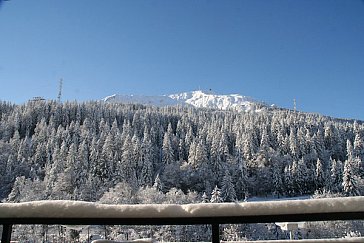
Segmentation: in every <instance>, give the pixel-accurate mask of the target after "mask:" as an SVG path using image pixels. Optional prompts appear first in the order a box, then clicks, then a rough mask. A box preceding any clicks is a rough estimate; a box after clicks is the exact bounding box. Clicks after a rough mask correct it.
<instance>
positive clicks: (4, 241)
mask: <svg viewBox="0 0 364 243" xmlns="http://www.w3.org/2000/svg"><path fill="white" fill-rule="evenodd" d="M12 226H13V225H12V224H3V234H2V236H1V243H9V242H10V240H11V230H12Z"/></svg>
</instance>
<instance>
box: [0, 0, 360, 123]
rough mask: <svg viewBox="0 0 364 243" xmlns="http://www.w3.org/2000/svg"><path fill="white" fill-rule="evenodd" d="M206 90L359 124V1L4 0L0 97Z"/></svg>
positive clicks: (87, 97)
mask: <svg viewBox="0 0 364 243" xmlns="http://www.w3.org/2000/svg"><path fill="white" fill-rule="evenodd" d="M60 78H63V79H64V89H63V97H62V99H63V100H80V101H84V100H90V99H101V98H103V97H105V96H108V95H111V94H114V93H121V94H145V95H157V94H170V93H175V92H180V91H190V90H196V89H198V88H201V89H210V88H211V89H212V90H213V91H215V92H216V93H221V94H228V93H240V94H242V95H246V96H251V97H253V98H256V99H258V100H262V101H266V102H269V103H274V104H276V105H278V106H281V107H287V108H292V106H293V99H294V98H296V99H297V108H298V109H299V110H303V111H307V112H319V113H322V114H325V115H330V116H334V117H342V118H353V119H361V120H364V99H363V96H364V2H363V1H361V0H350V1H348V0H305V1H304V0H302V1H293V0H279V1H278V0H264V1H263V0H249V1H248V0H236V1H235V0H220V1H215V0H186V1H180V0H178V1H177V0H163V1H158V0H145V1H142V0H130V1H127V0H98V1H96V0H77V1H75V0H62V1H50V0H37V1H30V0H10V1H5V2H3V4H2V6H1V8H0V99H1V100H6V101H11V102H15V103H23V102H25V101H27V100H28V99H30V98H32V97H33V96H43V97H45V98H46V99H56V97H57V93H58V80H59V79H60Z"/></svg>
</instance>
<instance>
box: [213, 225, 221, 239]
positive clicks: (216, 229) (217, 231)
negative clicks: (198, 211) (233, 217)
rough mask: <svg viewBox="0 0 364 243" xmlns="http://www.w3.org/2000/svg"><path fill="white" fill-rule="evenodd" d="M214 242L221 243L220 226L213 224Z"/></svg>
mask: <svg viewBox="0 0 364 243" xmlns="http://www.w3.org/2000/svg"><path fill="white" fill-rule="evenodd" d="M212 243H220V226H219V224H212Z"/></svg>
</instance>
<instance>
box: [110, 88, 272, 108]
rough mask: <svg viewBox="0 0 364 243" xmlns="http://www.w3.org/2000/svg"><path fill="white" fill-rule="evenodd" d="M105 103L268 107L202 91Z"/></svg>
mask: <svg viewBox="0 0 364 243" xmlns="http://www.w3.org/2000/svg"><path fill="white" fill-rule="evenodd" d="M103 101H105V102H117V103H127V104H143V105H152V106H158V107H163V106H174V105H191V106H194V107H197V108H211V109H218V110H231V109H232V110H237V111H256V112H259V111H261V109H262V108H263V107H268V105H267V104H265V103H263V102H259V101H256V100H254V99H252V98H250V97H247V96H242V95H239V94H229V95H219V94H214V93H212V92H206V91H202V90H196V91H190V92H183V93H177V94H171V95H160V96H143V95H117V94H115V95H111V96H108V97H106V98H104V99H103Z"/></svg>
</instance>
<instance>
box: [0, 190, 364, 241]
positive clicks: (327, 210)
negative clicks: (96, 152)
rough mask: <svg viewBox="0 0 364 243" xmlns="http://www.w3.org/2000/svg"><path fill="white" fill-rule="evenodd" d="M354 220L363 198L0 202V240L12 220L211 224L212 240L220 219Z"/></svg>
mask: <svg viewBox="0 0 364 243" xmlns="http://www.w3.org/2000/svg"><path fill="white" fill-rule="evenodd" d="M360 219H364V197H347V198H328V199H312V200H294V201H274V202H245V203H208V204H187V205H175V204H169V205H157V204H150V205H103V204H97V203H89V202H77V201H39V202H27V203H2V204H0V224H3V225H4V230H3V235H2V241H1V242H2V243H3V242H10V237H11V227H12V225H13V224H48V225H51V224H65V225H194V224H211V225H212V241H213V242H214V243H217V242H219V225H220V224H243V223H274V222H297V221H331V220H360Z"/></svg>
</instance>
